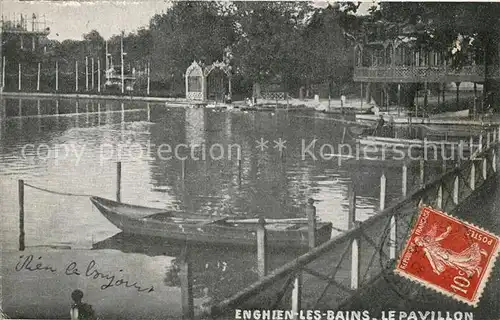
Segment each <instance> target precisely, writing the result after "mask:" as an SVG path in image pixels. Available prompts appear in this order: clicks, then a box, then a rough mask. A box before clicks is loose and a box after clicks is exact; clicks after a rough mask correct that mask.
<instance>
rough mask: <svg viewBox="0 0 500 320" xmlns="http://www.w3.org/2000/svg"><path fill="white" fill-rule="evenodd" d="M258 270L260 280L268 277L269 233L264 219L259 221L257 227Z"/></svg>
mask: <svg viewBox="0 0 500 320" xmlns="http://www.w3.org/2000/svg"><path fill="white" fill-rule="evenodd" d="M257 270H258V272H259V278H263V277H265V276H266V275H267V231H266V220H265V219H264V218H260V219H259V225H258V226H257Z"/></svg>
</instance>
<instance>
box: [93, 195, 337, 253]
mask: <svg viewBox="0 0 500 320" xmlns="http://www.w3.org/2000/svg"><path fill="white" fill-rule="evenodd" d="M90 201H91V202H92V203H93V204H94V205H95V206H96V207H97V209H99V211H100V212H101V213H102V214H103V215H104V216H105V217H106V218H107V219H108V220H109V221H110V222H111V223H112V224H114V225H115V226H116V227H118V228H119V229H121V230H122V231H123V232H124V233H131V234H139V235H146V236H157V237H163V238H166V239H170V240H181V241H193V242H203V243H205V244H223V245H243V246H255V245H256V241H257V237H256V230H257V226H258V224H259V219H257V218H250V219H249V218H232V217H228V216H223V217H221V216H217V217H214V216H203V215H197V214H192V213H186V212H178V211H163V210H161V209H156V208H148V207H143V206H137V205H131V204H125V203H121V202H116V201H113V200H109V199H104V198H100V197H91V198H90ZM266 230H267V241H268V245H270V246H275V247H295V248H307V246H308V223H307V220H306V219H300V218H298V219H268V220H266ZM331 232H332V224H331V223H326V222H317V223H316V243H317V244H319V243H323V242H325V241H327V240H329V239H330V237H331Z"/></svg>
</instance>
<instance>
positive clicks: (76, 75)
mask: <svg viewBox="0 0 500 320" xmlns="http://www.w3.org/2000/svg"><path fill="white" fill-rule="evenodd" d="M75 92H78V61H75Z"/></svg>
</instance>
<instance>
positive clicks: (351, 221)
mask: <svg viewBox="0 0 500 320" xmlns="http://www.w3.org/2000/svg"><path fill="white" fill-rule="evenodd" d="M347 198H348V200H349V218H348V221H347V228H348V229H352V228H354V227H355V226H356V190H354V183H353V182H351V183H349V188H348V190H347Z"/></svg>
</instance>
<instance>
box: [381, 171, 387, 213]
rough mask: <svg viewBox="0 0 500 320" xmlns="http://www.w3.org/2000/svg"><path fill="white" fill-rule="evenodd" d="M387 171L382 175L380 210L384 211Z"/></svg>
mask: <svg viewBox="0 0 500 320" xmlns="http://www.w3.org/2000/svg"><path fill="white" fill-rule="evenodd" d="M386 180H387V179H386V178H385V172H383V173H382V176H380V206H379V209H380V211H384V209H385V189H386V182H387V181H386Z"/></svg>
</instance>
